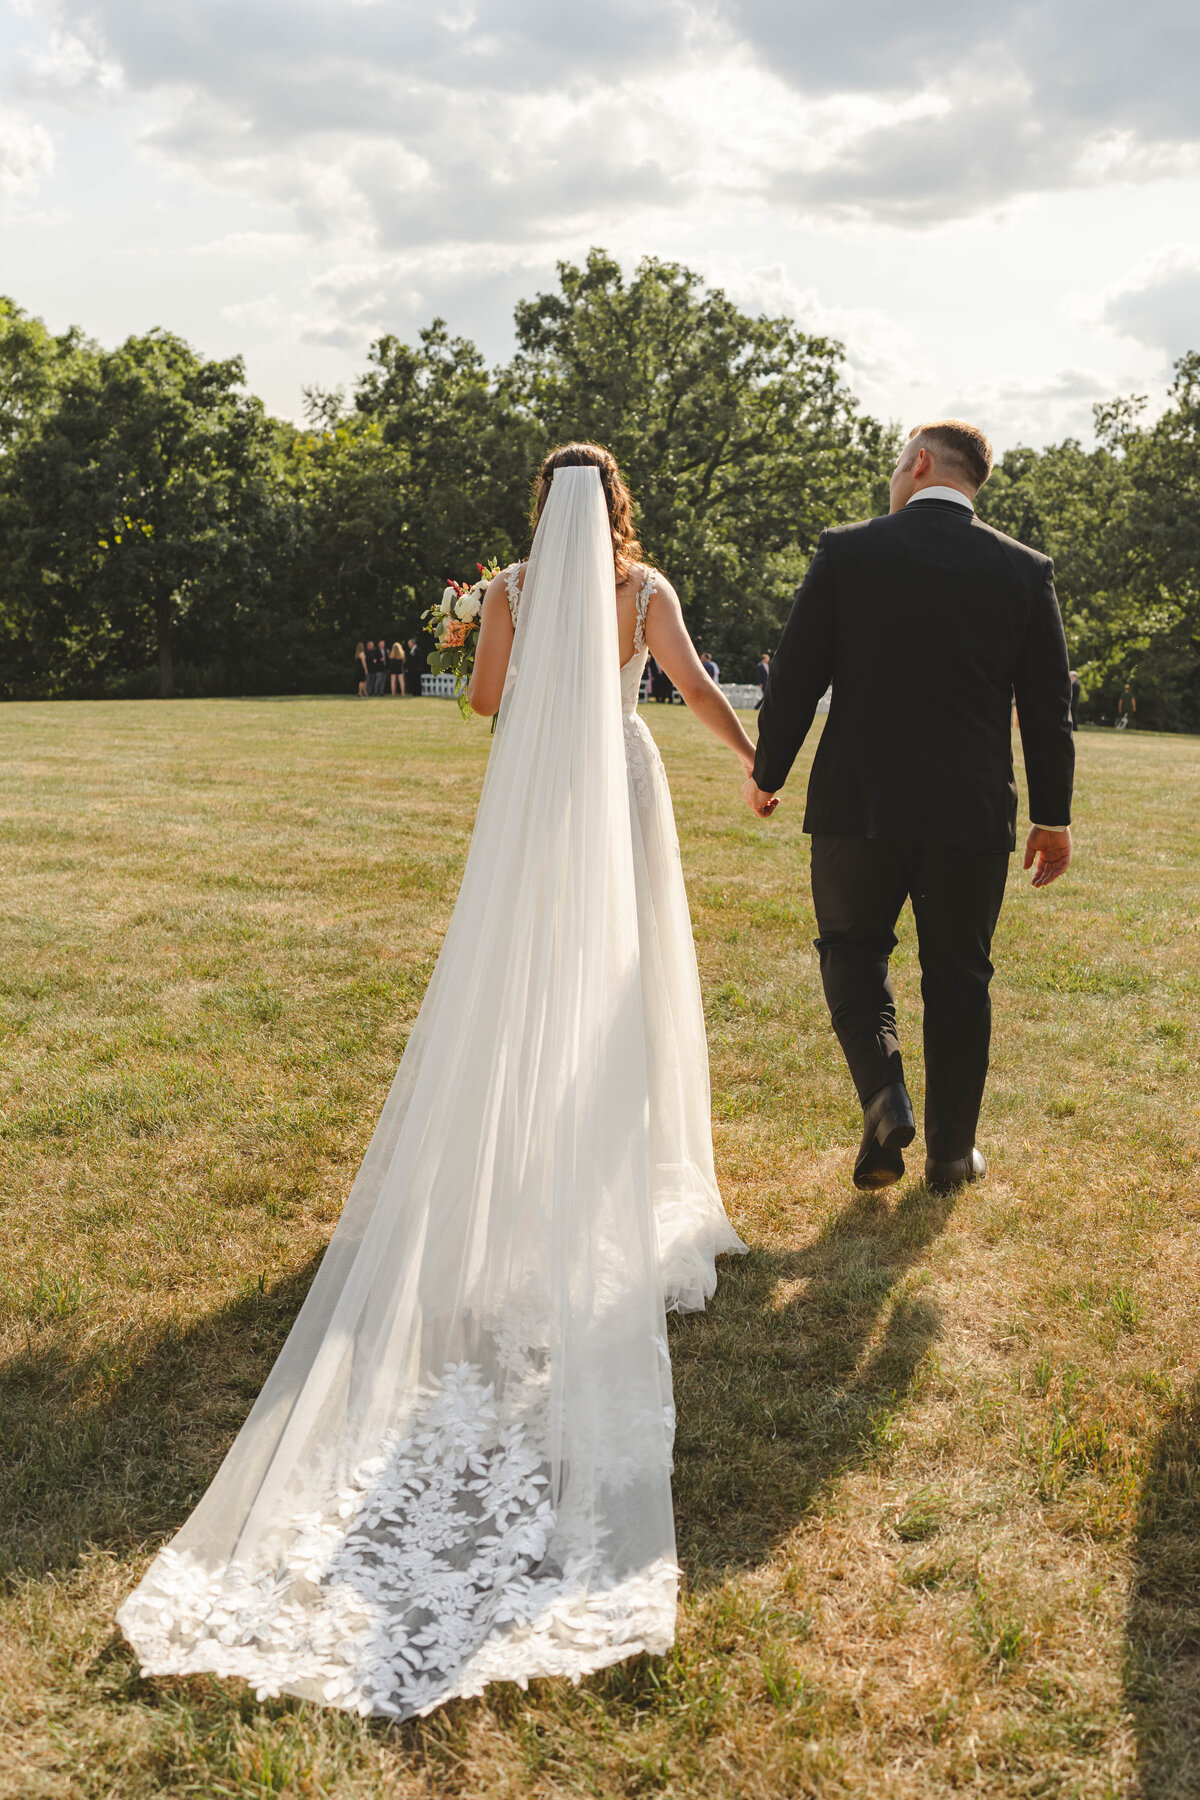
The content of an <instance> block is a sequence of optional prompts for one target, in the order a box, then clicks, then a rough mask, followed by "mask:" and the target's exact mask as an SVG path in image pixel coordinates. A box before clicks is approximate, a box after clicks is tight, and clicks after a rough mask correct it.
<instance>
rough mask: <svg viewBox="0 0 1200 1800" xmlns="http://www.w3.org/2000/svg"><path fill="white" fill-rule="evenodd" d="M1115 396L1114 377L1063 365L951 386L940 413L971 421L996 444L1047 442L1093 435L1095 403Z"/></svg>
mask: <svg viewBox="0 0 1200 1800" xmlns="http://www.w3.org/2000/svg"><path fill="white" fill-rule="evenodd" d="M1112 395H1113V384H1112V380H1111V378H1110V377H1106V376H1104V375H1101V374H1099V373H1097V372H1096V371H1095V370H1093V369H1079V368H1065V369H1058V370H1056V371H1055V372H1054V373H1053V374H1051V375H1046V376H1024V375H995V376H991V377H990V378H989V379H987V380H986V381H980V382H974V383H970V384H968V385H965V386H964V387H962V388H959V389H958V390H957V391H955V390H950V391H949V392H948V394H947V396H946V399H945V402H944V404H943V405H940V406H939V407H937V409H936V416H937V417H941V418H956V419H970V420H971V421H972V422H973V423H974V424H977V425H979V426H980V428H981V429H982V430H983V431H985V432H986V433H987V435H988V436H989V437H990V438H991V439H992V440H993V442H999V443H1004V444H1011V443H1023V444H1029V443H1032V444H1035V445H1041V444H1045V443H1051V442H1054V441H1056V440H1059V439H1062V438H1065V437H1080V438H1085V437H1088V436H1089V435H1090V433H1091V429H1092V407H1093V406H1094V405H1095V403H1096V402H1097V401H1098V400H1109V399H1111V398H1112Z"/></svg>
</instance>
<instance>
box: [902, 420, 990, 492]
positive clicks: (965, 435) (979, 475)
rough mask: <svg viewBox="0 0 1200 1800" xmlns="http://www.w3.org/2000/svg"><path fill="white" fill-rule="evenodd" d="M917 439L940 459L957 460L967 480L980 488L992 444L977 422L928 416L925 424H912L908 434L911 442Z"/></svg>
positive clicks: (986, 472) (986, 473)
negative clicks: (927, 422)
mask: <svg viewBox="0 0 1200 1800" xmlns="http://www.w3.org/2000/svg"><path fill="white" fill-rule="evenodd" d="M914 438H921V439H922V440H923V441H924V442H925V443H926V444H927V445H928V446H929V448H930V449H932V450H935V451H937V452H938V453H939V455H940V456H941V457H942V459H943V460H948V461H950V462H953V463H957V464H958V467H959V469H960V470H961V472H962V474H963V475H964V476H965V477H966V479H967V480H968V481H973V482H974V483H975V486H976V487H977V488H981V487H982V486H983V484H984V482H985V481H986V480H987V478H988V476H989V475H990V474H991V472H992V446H991V444H990V443H989V442H988V440H987V438H986V437H985V436H984V434H983V432H982V431H980V429H979V427H978V425H968V424H967V422H966V420H965V419H932V420H930V422H929V424H928V425H914V426H913V428H912V430H911V431H910V432H909V434H908V441H909V443H910V444H911V443H912V441H913V439H914Z"/></svg>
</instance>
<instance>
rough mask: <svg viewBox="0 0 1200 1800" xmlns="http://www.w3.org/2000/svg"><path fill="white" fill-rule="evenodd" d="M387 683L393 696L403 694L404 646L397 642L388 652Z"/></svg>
mask: <svg viewBox="0 0 1200 1800" xmlns="http://www.w3.org/2000/svg"><path fill="white" fill-rule="evenodd" d="M387 672H388V681H389V683H390V685H391V690H392V692H393V694H403V692H404V645H403V644H401V643H399V642H397V643H395V644H393V645H392V647H391V649H390V650H389V651H388V659H387Z"/></svg>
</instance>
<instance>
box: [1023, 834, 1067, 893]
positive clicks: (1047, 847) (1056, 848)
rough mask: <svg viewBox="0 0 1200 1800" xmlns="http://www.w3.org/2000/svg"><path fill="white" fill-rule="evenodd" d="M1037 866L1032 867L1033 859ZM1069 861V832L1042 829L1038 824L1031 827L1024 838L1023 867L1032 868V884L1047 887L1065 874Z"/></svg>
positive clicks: (1037, 886) (1036, 886)
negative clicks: (1035, 860)
mask: <svg viewBox="0 0 1200 1800" xmlns="http://www.w3.org/2000/svg"><path fill="white" fill-rule="evenodd" d="M1035 858H1036V859H1037V868H1036V869H1033V864H1034V859H1035ZM1070 861H1071V833H1070V831H1069V830H1067V831H1044V830H1043V829H1042V827H1041V826H1040V825H1034V826H1032V827H1031V829H1030V832H1029V836H1028V837H1027V838H1026V839H1025V867H1026V868H1027V869H1033V886H1034V887H1035V888H1043V887H1049V886H1050V883H1051V882H1052V881H1057V880H1058V878H1059V876H1060V875H1065V874H1066V871H1067V866H1068V864H1069V863H1070Z"/></svg>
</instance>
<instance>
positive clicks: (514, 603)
mask: <svg viewBox="0 0 1200 1800" xmlns="http://www.w3.org/2000/svg"><path fill="white" fill-rule="evenodd" d="M504 591H505V593H506V594H507V595H508V614H509V617H510V618H511V620H512V622H513V630H514V631H515V630H516V629H517V612H518V610H519V608H520V605H521V565H520V563H510V565H509V566H508V568H507V569H505V571H504Z"/></svg>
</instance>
